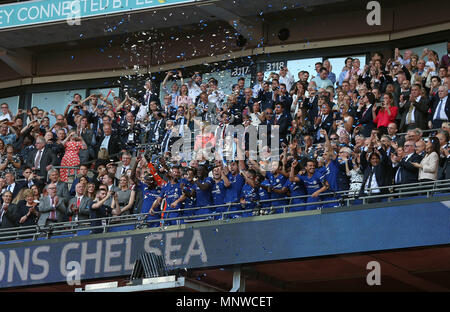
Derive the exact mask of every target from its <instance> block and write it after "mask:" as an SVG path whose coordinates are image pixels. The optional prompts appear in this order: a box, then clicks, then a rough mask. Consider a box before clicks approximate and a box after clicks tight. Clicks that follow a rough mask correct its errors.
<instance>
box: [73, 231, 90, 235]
mask: <svg viewBox="0 0 450 312" xmlns="http://www.w3.org/2000/svg"><path fill="white" fill-rule="evenodd" d="M89 234H91V230H80V231H77V234H76V235H77V236H83V235H89Z"/></svg>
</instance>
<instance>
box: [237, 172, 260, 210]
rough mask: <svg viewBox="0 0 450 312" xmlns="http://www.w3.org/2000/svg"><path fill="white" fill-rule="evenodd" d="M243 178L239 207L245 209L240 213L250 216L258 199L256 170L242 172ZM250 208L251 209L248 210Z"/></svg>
mask: <svg viewBox="0 0 450 312" xmlns="http://www.w3.org/2000/svg"><path fill="white" fill-rule="evenodd" d="M243 175H244V178H245V184H244V186H243V187H242V192H241V208H242V209H243V210H249V211H245V212H243V213H242V214H241V216H242V217H250V216H252V214H253V210H255V209H256V207H257V206H256V202H257V201H258V199H259V196H258V188H257V186H258V184H257V182H256V171H255V170H253V169H250V170H248V171H246V172H244V173H243ZM250 209H251V210H250Z"/></svg>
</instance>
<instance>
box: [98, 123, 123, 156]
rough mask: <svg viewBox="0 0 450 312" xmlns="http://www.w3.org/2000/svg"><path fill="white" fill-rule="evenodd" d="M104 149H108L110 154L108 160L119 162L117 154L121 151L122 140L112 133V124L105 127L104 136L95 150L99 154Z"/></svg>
mask: <svg viewBox="0 0 450 312" xmlns="http://www.w3.org/2000/svg"><path fill="white" fill-rule="evenodd" d="M102 148H103V149H106V151H107V152H108V155H109V158H108V159H114V160H115V161H118V160H119V157H118V155H117V154H118V153H119V152H120V151H121V144H120V139H119V137H118V136H117V135H116V134H114V133H112V129H111V125H110V124H104V125H103V135H102V136H101V137H100V139H99V141H98V142H97V147H96V149H95V150H96V153H97V154H98V152H99V151H100V149H102Z"/></svg>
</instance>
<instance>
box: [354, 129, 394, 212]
mask: <svg viewBox="0 0 450 312" xmlns="http://www.w3.org/2000/svg"><path fill="white" fill-rule="evenodd" d="M375 140H376V139H375V138H374V137H373V136H372V141H371V143H370V146H369V147H365V148H364V150H363V151H362V152H361V169H362V171H363V172H364V178H363V182H362V184H361V190H360V193H359V196H368V195H376V194H386V193H387V192H388V189H387V188H382V189H380V188H379V187H383V186H388V185H390V184H391V183H390V181H389V178H388V177H389V175H388V174H386V172H389V171H390V170H391V168H390V162H389V158H388V157H387V155H386V152H385V151H384V149H383V148H382V147H381V146H379V147H378V149H375V148H374V146H375V144H376V143H375ZM377 145H378V144H377ZM370 150H372V153H371V154H370V155H369V161H367V158H366V156H367V152H369V151H370ZM380 201H382V199H371V200H369V203H370V202H380Z"/></svg>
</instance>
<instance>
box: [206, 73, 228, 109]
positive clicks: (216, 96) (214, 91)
mask: <svg viewBox="0 0 450 312" xmlns="http://www.w3.org/2000/svg"><path fill="white" fill-rule="evenodd" d="M218 84H219V82H218V81H217V79H215V78H211V79H209V82H208V86H209V88H208V103H209V112H210V113H215V110H216V108H218V109H222V105H223V102H224V101H225V94H224V93H223V92H222V91H220V90H218Z"/></svg>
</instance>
